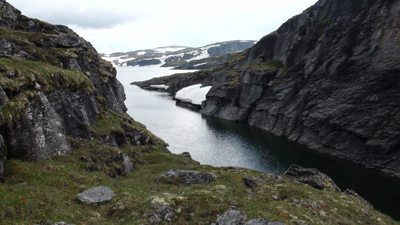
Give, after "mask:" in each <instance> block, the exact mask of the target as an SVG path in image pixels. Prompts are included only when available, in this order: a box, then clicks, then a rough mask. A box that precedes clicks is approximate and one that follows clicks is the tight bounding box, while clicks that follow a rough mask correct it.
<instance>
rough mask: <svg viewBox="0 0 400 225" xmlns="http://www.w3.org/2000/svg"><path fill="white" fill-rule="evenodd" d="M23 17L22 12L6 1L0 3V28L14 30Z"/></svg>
mask: <svg viewBox="0 0 400 225" xmlns="http://www.w3.org/2000/svg"><path fill="white" fill-rule="evenodd" d="M20 16H21V11H19V10H18V9H16V8H14V7H13V6H12V5H10V4H8V3H7V2H6V1H5V0H1V1H0V27H5V28H7V29H13V28H14V27H15V26H16V25H17V24H18V20H19V18H20Z"/></svg>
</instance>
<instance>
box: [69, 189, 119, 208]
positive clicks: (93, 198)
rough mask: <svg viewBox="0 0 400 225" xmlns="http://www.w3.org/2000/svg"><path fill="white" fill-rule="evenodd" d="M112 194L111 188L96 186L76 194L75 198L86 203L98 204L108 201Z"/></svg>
mask: <svg viewBox="0 0 400 225" xmlns="http://www.w3.org/2000/svg"><path fill="white" fill-rule="evenodd" d="M114 196H115V193H114V191H113V190H112V189H111V188H109V187H104V186H98V187H94V188H90V189H88V190H86V191H84V192H82V193H79V194H77V195H76V198H77V199H78V200H79V201H81V202H84V203H86V204H91V205H99V204H103V203H106V202H108V201H110V200H111V199H112V198H113V197H114Z"/></svg>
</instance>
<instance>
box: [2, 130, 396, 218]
mask: <svg viewBox="0 0 400 225" xmlns="http://www.w3.org/2000/svg"><path fill="white" fill-rule="evenodd" d="M137 125H139V124H137ZM71 141H72V142H73V143H74V146H75V148H76V149H75V150H74V151H73V153H72V155H70V156H54V157H53V160H43V161H39V162H22V161H19V160H9V161H7V163H6V182H5V183H1V184H0V199H2V201H1V202H0V209H1V210H0V224H33V223H39V222H44V221H48V220H50V221H53V222H55V221H66V222H69V223H76V224H147V218H148V217H149V216H150V215H151V214H152V213H153V212H154V211H155V210H156V209H157V208H158V207H159V206H160V205H163V204H169V205H170V206H171V207H172V208H174V209H175V210H176V211H177V212H178V213H177V218H176V219H175V221H174V224H210V223H211V222H214V221H215V220H216V218H217V217H218V215H220V214H221V213H222V212H224V211H225V210H226V209H227V208H228V207H229V206H230V205H235V206H238V207H240V209H241V210H243V211H244V212H246V213H247V214H248V219H253V218H261V217H267V218H270V219H273V220H276V221H281V222H286V223H288V224H291V223H292V222H293V221H298V222H306V223H309V224H399V223H396V222H395V221H393V220H391V219H390V218H389V217H387V216H385V215H383V214H380V213H379V212H377V211H375V210H373V209H372V208H371V207H370V206H368V205H366V204H365V203H363V202H362V201H360V200H359V199H357V198H356V197H353V196H346V195H343V194H340V193H336V192H333V191H329V190H324V191H323V190H317V189H314V188H312V187H310V186H307V185H301V184H297V183H295V182H293V181H291V179H289V178H288V177H285V176H282V178H283V179H276V176H275V175H266V176H267V177H268V180H269V181H268V182H267V183H266V184H265V185H262V186H259V187H256V188H254V189H250V188H248V187H246V186H245V184H244V182H243V181H242V178H243V177H244V176H248V175H262V173H260V172H256V171H251V170H247V169H234V170H224V169H223V168H215V167H211V166H203V165H196V162H195V161H193V160H191V159H189V158H186V157H184V156H180V155H174V154H171V153H168V151H167V149H166V148H165V147H163V143H162V142H159V143H158V144H156V145H150V144H147V145H144V146H128V145H123V146H122V147H121V148H115V147H110V146H108V145H104V144H103V143H101V142H100V141H86V140H84V141H75V140H71ZM119 152H124V153H126V154H129V155H132V154H137V155H138V157H137V158H136V159H135V160H134V161H135V162H136V168H135V171H134V172H133V173H130V174H128V175H127V176H118V177H116V178H111V177H110V176H108V175H107V174H106V173H107V171H108V170H109V169H113V167H114V166H116V167H118V165H108V167H107V166H104V169H103V171H95V172H89V171H86V169H85V168H86V164H87V163H86V162H85V160H84V159H85V158H90V157H91V158H93V157H95V156H97V157H98V158H100V159H101V158H107V157H109V156H110V155H113V154H118V153H119ZM169 168H177V169H185V170H199V171H204V172H212V173H214V174H216V175H217V179H216V181H214V182H211V183H209V184H206V185H192V186H189V187H186V186H173V185H169V184H163V183H161V182H159V181H158V176H159V175H160V174H161V172H163V171H164V170H166V169H169ZM99 185H103V186H108V187H110V188H111V189H113V190H114V191H115V193H116V194H117V196H115V197H114V198H113V200H112V201H111V202H109V203H106V204H103V205H99V206H91V205H86V204H84V203H81V202H79V201H77V200H76V199H75V196H76V194H78V193H80V192H82V191H84V190H86V189H88V188H91V187H95V186H99ZM318 205H319V206H318ZM362 210H368V212H369V213H370V214H369V215H366V214H365V213H363V212H362Z"/></svg>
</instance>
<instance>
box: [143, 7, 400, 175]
mask: <svg viewBox="0 0 400 225" xmlns="http://www.w3.org/2000/svg"><path fill="white" fill-rule="evenodd" d="M399 21H400V1H398V0H396V1H395V0H378V1H375V0H374V1H372V0H367V1H359V0H351V1H348V0H320V1H318V2H317V3H316V4H315V5H314V6H312V7H310V8H308V9H307V10H305V11H304V12H303V13H301V14H299V15H297V16H295V17H293V18H291V19H289V20H288V21H287V22H286V23H284V24H283V25H282V26H281V27H280V28H279V29H277V30H276V31H275V32H273V33H271V34H269V35H266V36H265V37H263V38H262V39H261V40H260V41H259V42H258V43H257V44H256V45H255V46H254V47H252V48H250V49H249V50H246V51H244V52H242V53H240V54H238V55H236V56H235V57H234V58H233V59H232V60H231V61H229V62H227V63H225V64H224V65H222V66H219V67H217V68H215V69H213V70H207V71H202V72H198V73H194V74H187V75H185V76H182V75H180V76H179V77H174V78H173V79H169V80H153V81H152V82H153V83H154V82H155V83H157V82H158V83H160V84H161V83H165V84H167V85H168V86H170V87H172V88H171V89H170V90H169V91H170V92H171V93H174V92H176V91H177V90H176V89H178V88H182V87H185V86H187V85H189V84H192V83H203V84H204V85H210V84H212V86H213V88H212V89H211V90H210V92H209V93H208V95H207V100H206V101H205V102H204V104H203V108H202V110H201V112H202V113H203V114H205V115H208V116H214V117H220V118H224V119H228V120H234V121H241V122H248V123H249V124H250V125H252V126H256V127H260V128H262V129H264V130H267V131H270V132H272V133H274V134H277V135H280V136H286V137H288V138H289V139H290V140H293V141H297V142H299V143H301V144H304V145H307V146H308V147H309V148H311V149H314V150H317V151H318V152H321V153H324V154H327V155H330V156H334V157H338V158H341V159H345V160H349V161H352V162H355V163H358V164H361V165H364V166H366V167H369V168H374V169H378V170H381V171H383V172H385V173H387V174H390V175H393V176H396V177H400V142H399V140H400V117H399V115H400V114H399V113H400V111H399V106H400V105H399V99H400V92H399V90H400V54H399V52H400V42H399V40H400V25H399ZM205 73H206V75H205ZM200 77H201V78H200ZM199 78H200V79H199ZM143 85H144V87H145V86H146V85H145V83H141V84H139V86H143Z"/></svg>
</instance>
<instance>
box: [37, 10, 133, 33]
mask: <svg viewBox="0 0 400 225" xmlns="http://www.w3.org/2000/svg"><path fill="white" fill-rule="evenodd" d="M137 18H138V16H135V15H123V14H117V13H109V12H99V11H97V12H75V13H74V12H73V13H71V12H68V11H64V12H57V13H51V14H48V15H47V16H45V17H44V18H41V19H42V20H46V21H48V22H51V23H55V24H65V25H76V26H80V27H83V28H94V29H102V28H105V29H106V28H112V27H115V26H117V25H120V24H124V23H126V22H130V21H134V20H136V19H137Z"/></svg>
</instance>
